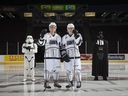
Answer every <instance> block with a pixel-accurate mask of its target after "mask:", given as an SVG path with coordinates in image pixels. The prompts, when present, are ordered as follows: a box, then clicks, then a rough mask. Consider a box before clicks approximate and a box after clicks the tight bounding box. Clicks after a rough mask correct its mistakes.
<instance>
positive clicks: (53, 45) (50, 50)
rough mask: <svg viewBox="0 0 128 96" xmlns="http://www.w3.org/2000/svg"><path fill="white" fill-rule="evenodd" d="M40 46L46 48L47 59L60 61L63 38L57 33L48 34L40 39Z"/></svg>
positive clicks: (45, 56)
mask: <svg viewBox="0 0 128 96" xmlns="http://www.w3.org/2000/svg"><path fill="white" fill-rule="evenodd" d="M39 44H40V45H41V46H45V54H44V58H45V59H60V44H61V37H60V36H59V35H58V34H57V33H55V34H54V35H52V34H51V33H46V34H45V35H44V37H43V38H42V37H40V39H39Z"/></svg>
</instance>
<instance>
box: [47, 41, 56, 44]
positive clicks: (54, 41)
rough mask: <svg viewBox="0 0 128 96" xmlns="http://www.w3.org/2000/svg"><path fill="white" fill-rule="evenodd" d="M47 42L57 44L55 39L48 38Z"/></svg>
mask: <svg viewBox="0 0 128 96" xmlns="http://www.w3.org/2000/svg"><path fill="white" fill-rule="evenodd" d="M49 44H57V41H56V40H50V41H49Z"/></svg>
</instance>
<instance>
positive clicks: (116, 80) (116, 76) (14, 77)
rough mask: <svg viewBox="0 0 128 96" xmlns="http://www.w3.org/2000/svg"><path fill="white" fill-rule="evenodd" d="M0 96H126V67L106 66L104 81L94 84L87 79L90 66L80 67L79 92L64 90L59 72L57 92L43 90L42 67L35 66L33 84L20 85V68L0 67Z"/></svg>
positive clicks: (17, 66) (22, 83)
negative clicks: (107, 67)
mask: <svg viewBox="0 0 128 96" xmlns="http://www.w3.org/2000/svg"><path fill="white" fill-rule="evenodd" d="M0 68H1V70H0V96H128V70H127V65H126V64H112V65H110V66H109V78H108V81H103V80H102V78H100V80H99V81H94V80H93V77H92V76H91V65H87V64H83V65H82V80H83V81H82V87H81V88H80V89H75V88H74V89H73V88H71V89H66V88H65V85H66V84H67V83H66V78H65V74H64V69H63V67H62V70H63V72H61V73H60V74H61V76H60V84H61V85H62V88H61V89H57V88H54V87H53V82H52V81H51V83H50V85H51V86H52V88H51V89H46V91H43V90H44V87H43V64H37V66H36V69H35V71H36V75H35V78H36V81H35V82H32V81H31V80H28V81H27V82H23V65H22V64H20V65H16V64H7V65H4V68H2V64H1V65H0Z"/></svg>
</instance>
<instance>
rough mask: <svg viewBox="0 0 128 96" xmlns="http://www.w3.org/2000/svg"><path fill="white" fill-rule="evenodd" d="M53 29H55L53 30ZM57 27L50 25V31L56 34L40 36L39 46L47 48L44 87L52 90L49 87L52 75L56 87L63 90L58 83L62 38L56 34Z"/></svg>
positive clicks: (54, 24) (49, 33)
mask: <svg viewBox="0 0 128 96" xmlns="http://www.w3.org/2000/svg"><path fill="white" fill-rule="evenodd" d="M52 28H53V29H52ZM56 28H57V25H56V23H54V22H51V23H50V24H49V31H51V29H52V30H54V32H48V33H46V34H44V35H43V36H42V35H40V39H39V41H38V44H39V45H40V46H45V53H44V80H45V82H44V87H45V88H51V86H50V85H49V80H50V77H51V75H53V79H54V87H58V88H61V85H59V83H58V79H59V71H60V43H61V37H60V36H59V35H58V34H57V33H56Z"/></svg>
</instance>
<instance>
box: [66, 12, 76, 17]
mask: <svg viewBox="0 0 128 96" xmlns="http://www.w3.org/2000/svg"><path fill="white" fill-rule="evenodd" d="M74 14H75V13H74V12H66V13H64V16H65V17H72V16H73V15H74Z"/></svg>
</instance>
